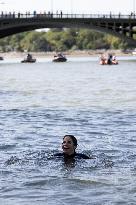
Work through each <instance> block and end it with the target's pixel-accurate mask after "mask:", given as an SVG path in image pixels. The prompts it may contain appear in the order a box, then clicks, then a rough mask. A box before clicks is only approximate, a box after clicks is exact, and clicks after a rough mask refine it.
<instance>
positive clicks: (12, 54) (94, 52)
mask: <svg viewBox="0 0 136 205" xmlns="http://www.w3.org/2000/svg"><path fill="white" fill-rule="evenodd" d="M30 53H31V54H32V55H33V57H38V58H46V57H47V58H48V57H53V56H54V55H55V53H56V52H30ZM63 53H64V54H65V55H66V56H70V57H84V56H96V57H97V56H100V55H101V54H108V53H111V54H112V55H116V56H131V55H132V53H131V52H123V51H121V50H104V49H103V50H87V51H86V50H84V51H79V50H77V51H66V52H63ZM26 55H27V52H5V53H0V56H2V57H3V58H24V57H26Z"/></svg>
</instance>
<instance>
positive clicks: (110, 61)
mask: <svg viewBox="0 0 136 205" xmlns="http://www.w3.org/2000/svg"><path fill="white" fill-rule="evenodd" d="M107 64H108V65H111V64H112V54H109V55H108V60H107Z"/></svg>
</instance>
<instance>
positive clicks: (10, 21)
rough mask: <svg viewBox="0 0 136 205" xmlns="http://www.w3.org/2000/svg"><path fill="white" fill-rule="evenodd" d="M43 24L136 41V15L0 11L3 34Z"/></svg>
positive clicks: (1, 31) (22, 30)
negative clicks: (85, 30)
mask: <svg viewBox="0 0 136 205" xmlns="http://www.w3.org/2000/svg"><path fill="white" fill-rule="evenodd" d="M41 28H88V29H93V30H95V31H99V32H104V33H109V34H111V35H114V36H117V37H119V38H121V39H123V40H124V41H126V42H127V43H128V44H130V45H136V40H135V39H136V35H135V34H136V16H135V15H134V14H133V13H132V14H130V15H121V14H118V15H113V14H109V15H107V14H106V15H105V14H99V15H97V14H63V13H59V14H58V13H55V14H54V13H50V12H49V13H43V14H41V13H40V14H39V13H38V14H37V13H36V12H34V13H33V14H31V13H26V14H21V13H8V14H3V13H1V14H0V38H3V37H6V36H9V35H12V34H17V33H20V32H24V31H31V30H35V29H41Z"/></svg>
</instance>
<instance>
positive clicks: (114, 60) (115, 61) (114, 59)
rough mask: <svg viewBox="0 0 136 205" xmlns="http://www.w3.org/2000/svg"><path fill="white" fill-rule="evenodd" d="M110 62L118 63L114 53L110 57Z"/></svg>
mask: <svg viewBox="0 0 136 205" xmlns="http://www.w3.org/2000/svg"><path fill="white" fill-rule="evenodd" d="M112 64H118V61H117V59H116V56H115V55H114V56H113V57H112Z"/></svg>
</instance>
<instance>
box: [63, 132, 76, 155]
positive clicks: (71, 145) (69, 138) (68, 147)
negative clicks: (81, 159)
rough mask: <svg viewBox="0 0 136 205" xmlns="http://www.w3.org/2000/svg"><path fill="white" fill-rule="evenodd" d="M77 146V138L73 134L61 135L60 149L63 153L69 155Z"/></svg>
mask: <svg viewBox="0 0 136 205" xmlns="http://www.w3.org/2000/svg"><path fill="white" fill-rule="evenodd" d="M76 148H77V139H76V138H75V137H74V135H65V136H64V137H63V142H62V149H63V152H64V153H65V154H68V155H71V154H74V153H75V150H76Z"/></svg>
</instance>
